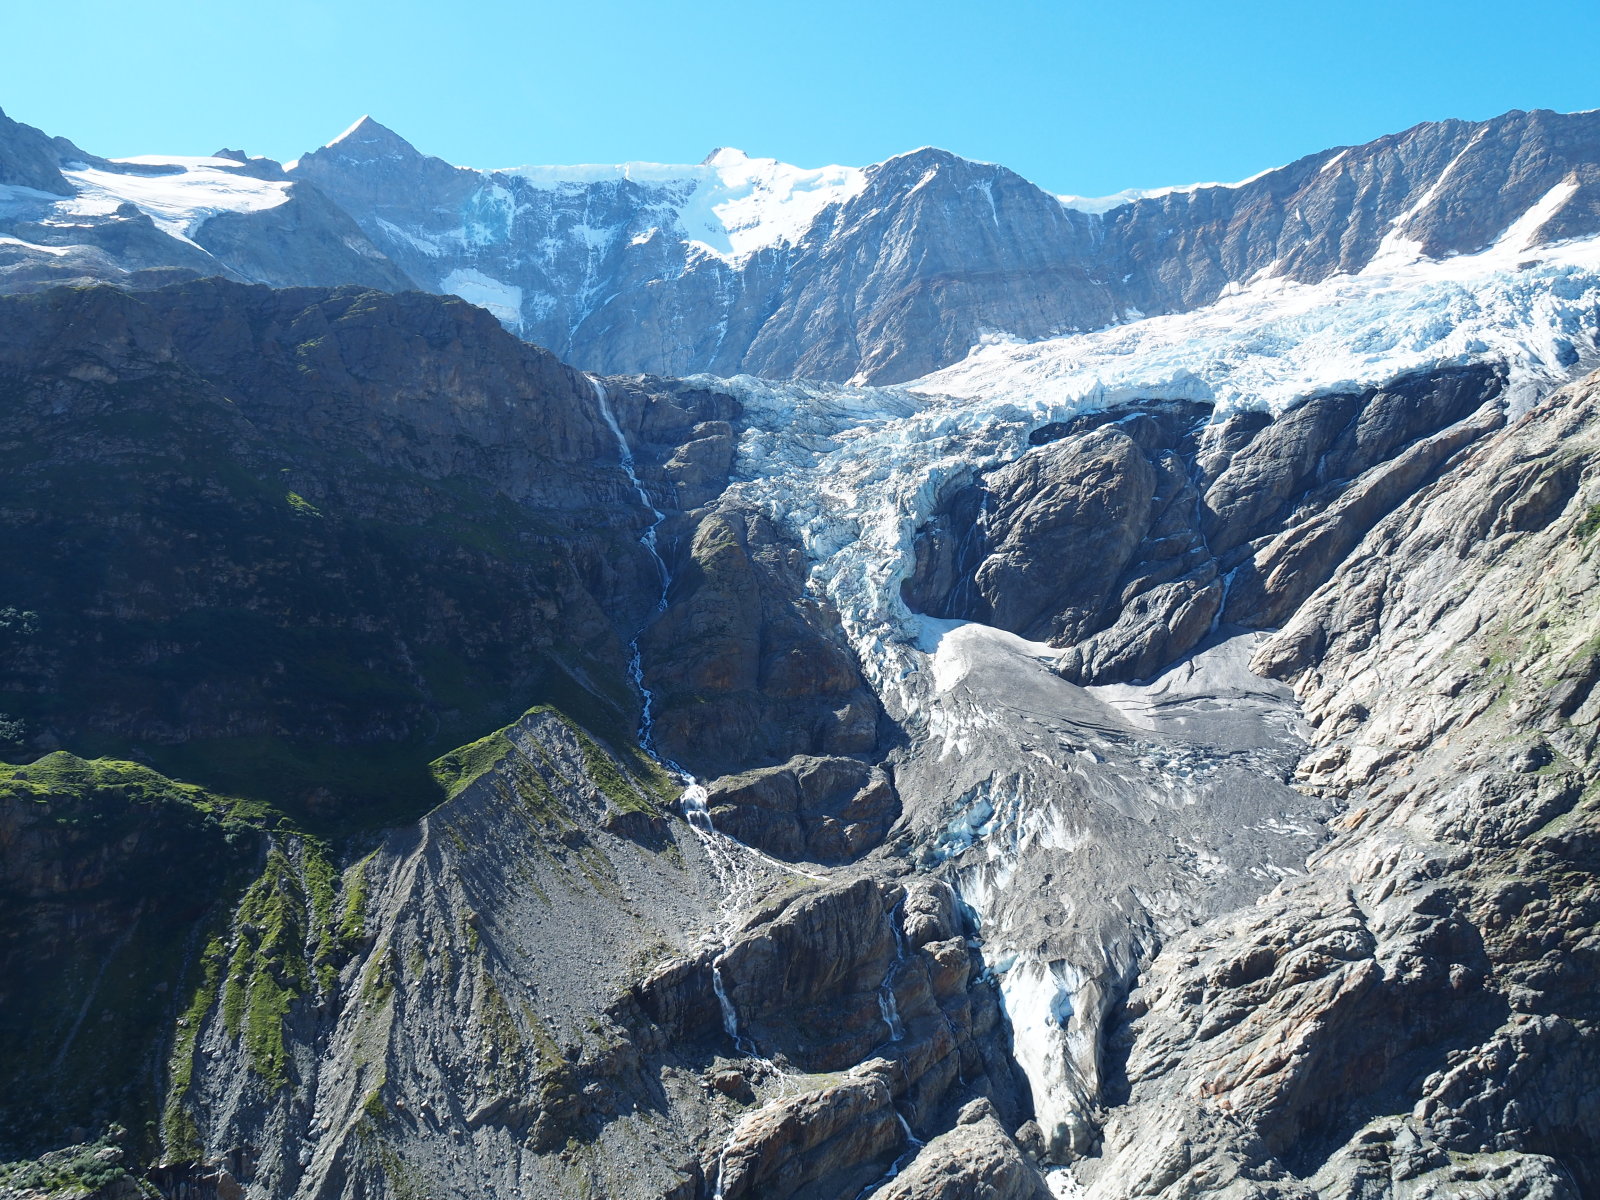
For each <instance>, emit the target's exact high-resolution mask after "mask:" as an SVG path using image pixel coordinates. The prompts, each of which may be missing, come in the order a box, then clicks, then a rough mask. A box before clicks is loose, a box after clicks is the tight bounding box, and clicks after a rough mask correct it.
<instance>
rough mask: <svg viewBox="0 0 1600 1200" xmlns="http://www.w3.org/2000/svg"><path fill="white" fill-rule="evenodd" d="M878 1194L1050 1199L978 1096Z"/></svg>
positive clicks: (907, 1199)
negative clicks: (947, 1130)
mask: <svg viewBox="0 0 1600 1200" xmlns="http://www.w3.org/2000/svg"><path fill="white" fill-rule="evenodd" d="M874 1195H876V1196H878V1197H880V1198H882V1200H1048V1198H1049V1196H1050V1190H1049V1188H1047V1187H1046V1186H1045V1183H1044V1179H1043V1178H1042V1177H1041V1176H1040V1175H1039V1173H1038V1172H1037V1171H1036V1170H1034V1169H1033V1168H1032V1167H1031V1166H1030V1165H1029V1164H1028V1161H1027V1159H1026V1158H1024V1157H1023V1154H1022V1152H1021V1150H1020V1149H1019V1148H1018V1146H1017V1144H1016V1143H1015V1142H1014V1141H1012V1140H1011V1138H1009V1137H1008V1136H1006V1132H1005V1130H1004V1129H1003V1128H1002V1127H1001V1125H1000V1123H999V1122H998V1121H997V1120H995V1117H994V1114H993V1112H992V1110H991V1109H989V1108H988V1107H987V1102H986V1101H983V1100H976V1101H973V1103H972V1104H970V1105H968V1106H967V1107H966V1108H964V1109H962V1110H961V1115H960V1116H959V1117H958V1118H957V1124H956V1127H955V1128H954V1129H952V1130H950V1131H949V1132H948V1133H943V1134H940V1135H939V1136H938V1137H936V1138H934V1139H933V1140H932V1141H931V1142H929V1143H928V1144H927V1145H926V1146H924V1147H923V1148H922V1149H921V1150H919V1151H918V1152H917V1156H916V1157H915V1158H914V1159H912V1160H911V1163H910V1165H909V1166H907V1167H906V1168H905V1169H904V1170H903V1171H901V1172H900V1174H899V1175H897V1176H896V1177H895V1178H894V1179H892V1180H890V1181H889V1183H888V1184H886V1185H885V1186H884V1187H883V1188H882V1189H880V1190H879V1191H877V1192H875V1193H874Z"/></svg>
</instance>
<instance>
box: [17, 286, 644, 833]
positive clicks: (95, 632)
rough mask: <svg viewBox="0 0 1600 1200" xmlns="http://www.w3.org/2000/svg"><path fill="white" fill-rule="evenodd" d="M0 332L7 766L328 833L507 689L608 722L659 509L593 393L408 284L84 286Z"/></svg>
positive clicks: (399, 800) (405, 789) (24, 303)
mask: <svg viewBox="0 0 1600 1200" xmlns="http://www.w3.org/2000/svg"><path fill="white" fill-rule="evenodd" d="M4 323H5V329H6V333H5V335H4V346H3V348H0V388H3V389H4V391H5V404H4V414H3V416H0V422H3V430H4V432H3V433H0V444H3V446H4V451H3V453H4V454H5V456H6V464H7V469H6V471H5V482H4V484H3V485H0V487H3V489H4V499H3V501H0V513H3V515H0V521H3V522H4V524H5V527H6V538H7V544H8V547H10V552H9V553H8V554H7V556H6V562H5V565H4V566H3V567H0V595H3V596H4V597H5V600H6V603H7V605H8V606H9V607H10V608H11V609H12V610H15V611H16V612H20V613H27V614H32V615H31V616H30V617H28V620H27V627H26V628H25V629H18V630H15V631H13V632H12V634H11V636H10V637H9V638H8V639H7V641H6V645H5V653H6V655H7V659H8V662H7V669H6V670H5V672H4V678H5V681H6V682H5V685H4V689H5V697H4V700H3V701H0V708H3V709H4V711H5V712H6V713H7V714H8V717H9V718H10V721H11V724H10V726H8V728H9V729H10V731H11V735H12V742H13V746H14V748H17V749H21V748H34V749H49V748H52V747H54V746H71V747H75V748H78V749H88V750H90V751H92V752H96V753H111V754H114V755H116V756H119V757H127V756H129V755H130V754H136V755H138V756H142V757H144V758H146V759H147V760H148V761H150V762H152V763H154V764H155V765H157V766H158V767H161V768H162V769H165V770H168V771H180V772H181V773H184V774H185V775H186V776H188V777H193V778H196V779H198V780H200V781H202V782H204V783H207V784H209V785H211V786H213V787H218V788H221V789H222V790H225V791H235V792H237V791H241V790H243V791H246V792H249V793H252V794H259V793H260V792H261V791H262V790H263V789H265V790H266V791H267V792H269V793H271V794H272V795H273V797H274V798H275V799H276V800H278V801H280V802H282V803H285V804H287V805H289V806H290V807H291V808H293V809H294V810H295V811H297V812H300V813H302V814H307V813H314V812H318V811H321V812H322V815H326V816H329V817H330V819H335V820H338V819H342V818H341V817H340V815H339V814H341V813H342V814H343V817H348V816H349V815H350V813H349V811H348V809H347V808H341V807H340V806H341V805H343V804H344V803H345V802H346V801H348V800H349V799H351V798H352V797H359V798H360V799H361V800H362V802H364V803H368V804H375V803H382V804H388V805H389V806H390V807H391V808H393V809H395V810H396V811H400V810H402V809H403V807H404V806H406V805H410V806H412V807H413V809H415V806H416V805H417V804H418V803H419V802H422V803H424V804H426V803H427V802H428V801H427V797H428V796H429V795H431V794H432V793H431V791H430V789H431V784H429V782H428V780H427V773H426V770H425V769H424V768H425V764H426V762H427V761H428V760H429V759H430V758H432V757H434V756H435V755H437V754H438V753H441V752H442V751H444V750H446V749H449V748H450V747H451V746H453V745H456V744H458V743H459V742H461V741H463V740H466V738H468V737H470V736H471V735H472V734H474V733H481V732H483V731H484V730H486V729H489V728H493V727H495V726H496V725H497V724H499V723H500V722H502V721H504V720H505V719H507V717H508V716H509V715H513V714H514V713H515V712H516V711H519V710H520V708H522V707H525V706H526V703H527V702H528V701H529V700H530V699H538V698H541V697H542V698H546V699H551V698H560V699H562V700H563V702H572V701H573V698H575V697H579V696H584V695H588V696H590V697H591V698H590V699H589V700H587V701H584V702H583V703H587V704H588V705H589V706H590V707H591V708H592V709H594V710H595V711H597V712H600V713H602V714H603V713H605V712H609V713H610V714H611V718H610V719H611V720H613V721H615V722H618V723H619V727H626V728H631V727H632V724H633V722H634V717H633V716H632V710H633V707H634V702H633V700H632V698H631V697H630V696H629V694H628V691H627V686H626V664H627V655H626V650H625V643H626V642H627V640H628V639H629V637H631V627H632V626H633V625H634V624H635V623H637V622H641V621H642V620H643V618H644V614H645V613H646V612H648V611H649V608H650V607H651V605H652V604H653V603H654V599H655V595H656V593H657V590H658V584H657V582H656V580H655V566H654V563H653V561H652V560H651V559H650V558H649V556H648V555H647V554H646V553H645V551H644V549H643V548H642V547H641V546H639V544H638V540H637V539H638V535H639V533H640V531H641V530H642V528H643V527H644V526H645V525H646V524H647V523H648V522H649V520H650V519H651V517H650V515H649V513H648V511H647V510H645V509H644V508H643V506H642V505H641V503H640V501H639V499H638V497H637V496H636V495H635V494H634V493H633V491H632V489H631V487H630V485H629V483H628V481H627V479H626V477H625V475H624V474H623V472H622V471H621V469H620V468H619V467H618V466H617V465H616V463H617V450H616V437H615V435H614V434H613V433H612V432H611V431H610V429H609V427H608V426H607V424H606V422H605V421H604V420H603V419H602V417H601V415H600V413H599V411H598V408H597V403H596V393H595V390H594V387H593V385H592V383H591V382H590V381H589V380H588V379H586V378H585V377H583V376H581V375H578V374H577V373H575V372H573V371H571V370H569V369H568V368H566V367H563V366H562V365H560V364H559V363H557V362H556V361H555V360H554V359H553V358H552V357H550V356H549V355H548V354H546V353H544V352H542V351H539V350H536V349H534V348H532V347H530V346H527V345H525V344H524V343H521V342H518V341H516V340H515V339H514V338H512V337H511V336H510V335H508V334H506V333H505V332H504V331H503V330H501V329H500V328H499V327H498V326H497V325H496V324H495V323H494V322H493V320H492V319H490V318H489V317H488V316H487V314H485V313H483V312H481V311H480V310H478V309H474V308H471V307H470V306H468V305H465V304H462V303H460V302H456V301H441V300H438V299H435V298H432V297H424V296H420V295H416V294H410V295H404V296H398V297H389V296H382V295H378V294H374V293H370V292H361V291H359V290H349V291H342V292H334V293H327V292H272V291H269V290H267V289H264V288H257V289H247V288H242V287H239V286H236V285H228V284H222V283H220V282H211V283H204V284H194V285H186V286H182V287H179V288H176V289H171V290H168V291H163V292H156V293H147V294H143V295H141V296H137V297H136V296H133V295H129V294H127V293H122V292H115V291H112V290H110V289H95V290H89V291H85V292H76V293H68V292H55V293H47V294H45V295H43V296H39V297H31V298H22V299H15V300H11V301H9V302H8V310H7V313H6V319H5V322H4ZM599 719H601V720H604V717H603V716H602V717H601V718H599ZM341 760H342V761H345V762H347V763H354V762H356V761H360V762H363V763H365V764H366V767H365V768H364V769H362V768H355V767H353V766H352V767H350V769H348V770H346V769H345V768H343V767H338V766H331V764H333V763H335V762H336V761H341ZM330 767H331V769H330ZM363 770H368V771H373V772H375V773H374V774H371V775H367V776H366V777H365V778H363Z"/></svg>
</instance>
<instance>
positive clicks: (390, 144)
mask: <svg viewBox="0 0 1600 1200" xmlns="http://www.w3.org/2000/svg"><path fill="white" fill-rule="evenodd" d="M335 146H337V147H338V148H339V149H340V150H341V151H345V152H350V151H355V152H357V153H360V154H362V155H363V156H365V157H370V158H394V157H399V156H406V155H415V154H416V153H417V149H416V147H415V146H413V145H412V144H411V143H410V142H408V141H406V140H405V138H403V137H401V136H400V135H399V134H398V133H396V132H395V131H394V130H392V129H390V128H389V127H388V126H387V125H382V124H379V123H378V122H377V121H374V120H373V119H372V118H371V117H370V116H363V117H361V118H360V119H359V120H358V121H356V123H355V124H354V125H351V126H350V128H348V129H346V130H345V131H344V132H343V133H341V134H340V135H339V136H338V137H336V138H334V139H333V141H331V142H329V143H328V144H327V145H326V146H324V147H323V149H324V150H331V149H333V148H334V147H335Z"/></svg>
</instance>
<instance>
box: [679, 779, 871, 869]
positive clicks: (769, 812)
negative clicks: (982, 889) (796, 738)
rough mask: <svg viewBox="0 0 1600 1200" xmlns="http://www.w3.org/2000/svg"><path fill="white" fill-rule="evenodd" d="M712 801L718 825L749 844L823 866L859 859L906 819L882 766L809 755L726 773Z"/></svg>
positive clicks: (711, 792) (712, 790)
mask: <svg viewBox="0 0 1600 1200" xmlns="http://www.w3.org/2000/svg"><path fill="white" fill-rule="evenodd" d="M706 804H707V806H708V807H709V809H710V811H711V817H712V820H713V821H715V822H716V826H717V828H718V829H720V830H722V831H723V832H724V833H726V834H728V835H729V836H731V837H736V838H738V839H739V840H740V841H741V842H744V843H745V844H746V845H750V846H756V847H758V848H760V849H762V850H765V851H766V852H767V853H768V854H775V855H777V856H778V857H779V858H786V859H809V860H810V861H812V862H821V863H831V862H846V861H849V860H851V859H855V858H859V857H860V856H861V855H862V854H864V853H866V851H868V850H870V849H872V848H873V847H874V846H877V845H878V844H879V843H881V842H882V841H883V839H884V836H885V835H886V834H887V833H888V832H889V828H890V826H891V825H893V824H894V821H895V818H896V817H898V816H899V815H900V801H899V797H898V796H897V795H896V794H895V790H894V784H893V783H892V782H891V781H890V778H889V775H888V773H887V772H886V771H885V770H884V769H883V768H882V767H877V766H870V765H868V764H866V763H863V762H860V761H858V760H856V759H853V758H814V757H811V756H807V755H797V756H796V757H794V758H792V759H790V760H789V761H788V762H787V763H784V764H783V765H782V766H779V767H765V768H761V769H758V770H755V771H746V772H744V773H742V774H739V775H728V776H724V777H723V778H721V779H719V780H717V781H716V782H715V783H713V784H712V785H711V787H710V789H709V791H708V794H707V796H706Z"/></svg>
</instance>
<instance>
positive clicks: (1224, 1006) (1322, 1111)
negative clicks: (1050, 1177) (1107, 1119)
mask: <svg viewBox="0 0 1600 1200" xmlns="http://www.w3.org/2000/svg"><path fill="white" fill-rule="evenodd" d="M1597 431H1600V383H1597V381H1596V380H1595V379H1594V377H1590V379H1588V380H1586V381H1584V382H1583V383H1581V384H1579V385H1576V386H1574V387H1572V388H1569V389H1567V390H1566V391H1564V392H1561V393H1558V394H1557V395H1555V396H1553V397H1551V398H1550V399H1549V400H1548V401H1547V402H1546V403H1545V404H1543V405H1542V406H1540V407H1538V408H1536V409H1535V410H1533V411H1532V412H1530V413H1528V414H1527V415H1526V416H1524V417H1523V418H1521V419H1520V420H1519V421H1517V422H1515V423H1513V424H1511V425H1508V426H1507V427H1506V428H1505V429H1503V430H1501V431H1500V432H1498V433H1496V434H1494V435H1492V436H1490V437H1488V438H1486V439H1485V440H1484V441H1483V442H1481V443H1480V444H1479V445H1477V446H1474V447H1473V448H1472V449H1470V450H1468V451H1466V452H1465V453H1464V454H1463V455H1462V456H1461V457H1460V458H1459V459H1458V460H1457V461H1456V462H1455V463H1454V464H1453V466H1452V468H1451V470H1450V471H1449V472H1448V473H1447V474H1446V475H1444V476H1443V477H1441V478H1440V479H1439V480H1438V481H1437V482H1436V483H1434V484H1433V485H1431V486H1430V487H1427V488H1425V489H1423V490H1422V491H1421V492H1419V493H1418V494H1417V495H1416V496H1414V497H1412V498H1411V499H1410V500H1408V501H1407V502H1406V503H1405V504H1404V505H1403V506H1401V507H1400V508H1399V509H1398V510H1397V511H1396V512H1395V513H1393V514H1392V515H1391V516H1390V517H1388V518H1386V519H1385V520H1384V521H1383V522H1381V523H1380V524H1379V525H1378V526H1377V527H1375V528H1374V529H1373V531H1372V532H1371V533H1370V534H1369V535H1368V536H1367V537H1366V539H1365V540H1364V541H1363V543H1362V544H1361V546H1360V547H1359V548H1358V549H1357V550H1356V552H1355V553H1354V554H1353V555H1352V556H1351V557H1350V558H1349V559H1348V560H1347V561H1346V562H1345V563H1344V564H1343V565H1342V566H1341V567H1340V569H1339V571H1338V572H1337V573H1336V574H1335V575H1334V576H1333V577H1332V579H1330V581H1329V582H1328V584H1327V585H1326V586H1325V587H1324V588H1322V589H1321V590H1320V591H1318V592H1317V593H1316V594H1315V595H1314V596H1313V597H1311V599H1310V600H1309V601H1308V603H1307V604H1306V605H1305V606H1304V607H1302V608H1301V609H1300V611H1299V612H1298V613H1297V615H1296V616H1295V617H1294V618H1293V619H1292V620H1291V621H1289V622H1288V623H1287V624H1286V626H1285V627H1284V629H1283V630H1282V631H1281V632H1280V633H1278V634H1276V635H1275V636H1274V637H1273V638H1272V639H1271V640H1270V641H1269V642H1267V643H1266V645H1265V646H1263V647H1262V649H1261V650H1260V651H1259V652H1258V654H1257V657H1256V665H1257V666H1258V668H1260V669H1262V670H1264V671H1266V672H1268V673H1270V674H1275V675H1278V676H1281V677H1284V678H1287V679H1290V680H1293V681H1294V682H1295V686H1296V691H1297V694H1298V695H1299V697H1300V699H1301V702H1302V704H1303V705H1304V711H1305V713H1306V716H1307V719H1308V721H1309V722H1310V724H1311V732H1310V734H1309V748H1308V753H1307V754H1306V756H1305V758H1304V759H1303V760H1302V762H1301V765H1300V767H1299V770H1298V773H1297V781H1298V783H1299V785H1300V786H1301V787H1302V788H1304V789H1305V790H1307V791H1311V792H1315V793H1317V794H1319V795H1323V796H1327V797H1329V798H1330V799H1333V800H1334V801H1335V802H1336V803H1337V804H1338V806H1339V809H1340V811H1341V814H1342V815H1341V817H1340V819H1339V820H1338V821H1337V822H1336V824H1335V834H1334V836H1333V838H1332V839H1331V840H1330V841H1329V842H1328V843H1327V844H1326V845H1325V846H1323V847H1321V848H1320V849H1319V850H1318V851H1317V852H1316V853H1315V854H1314V855H1313V856H1312V858H1311V859H1310V861H1309V863H1308V873H1307V875H1306V876H1305V877H1304V878H1301V879H1296V880H1294V881H1292V882H1291V883H1286V884H1285V885H1283V886H1281V887H1279V888H1278V889H1276V890H1275V891H1274V892H1273V893H1272V894H1271V895H1270V896H1268V897H1266V898H1265V899H1264V900H1263V901H1262V902H1261V903H1260V904H1259V905H1257V906H1256V907H1255V908H1253V909H1252V910H1249V911H1247V912H1242V913H1238V914H1233V915H1230V916H1228V917H1226V918H1224V919H1221V920H1218V921H1214V922H1210V923H1207V924H1204V925H1202V926H1200V927H1199V928H1197V929H1196V930H1195V931H1194V932H1193V933H1192V934H1189V935H1186V936H1185V937H1183V938H1181V939H1178V940H1177V941H1175V942H1174V943H1173V944H1172V945H1171V946H1169V947H1168V948H1167V949H1166V950H1164V951H1163V952H1162V954H1161V955H1159V956H1158V957H1157V958H1156V960H1155V961H1154V963H1153V965H1152V967H1151V969H1150V971H1149V972H1148V974H1147V975H1146V976H1145V978H1144V980H1143V982H1142V985H1141V987H1140V989H1139V990H1138V991H1137V992H1135V994H1134V997H1133V999H1132V1001H1131V1004H1130V1009H1129V1018H1130V1019H1129V1023H1128V1024H1127V1025H1126V1026H1125V1027H1124V1028H1123V1030H1122V1032H1121V1034H1120V1035H1119V1038H1118V1042H1117V1044H1118V1045H1119V1047H1120V1051H1119V1053H1120V1054H1121V1055H1123V1056H1124V1059H1123V1061H1124V1062H1125V1067H1124V1070H1125V1072H1126V1078H1127V1092H1126V1095H1127V1096H1128V1102H1127V1105H1126V1107H1125V1108H1123V1109H1122V1110H1121V1111H1119V1112H1118V1113H1116V1114H1115V1115H1114V1116H1113V1118H1112V1121H1111V1123H1110V1125H1109V1126H1108V1129H1107V1137H1106V1150H1105V1152H1104V1156H1103V1159H1102V1160H1101V1161H1100V1162H1098V1163H1095V1164H1093V1166H1092V1168H1091V1170H1090V1171H1086V1172H1085V1175H1087V1176H1090V1177H1092V1179H1093V1185H1092V1187H1091V1188H1090V1194H1091V1195H1097V1196H1127V1195H1162V1196H1189V1195H1198V1194H1201V1193H1205V1194H1211V1193H1214V1192H1221V1193H1222V1194H1227V1195H1237V1196H1257V1195H1260V1196H1265V1195H1274V1196H1301V1195H1304V1196H1311V1195H1316V1196H1358V1195H1374V1194H1376V1195H1389V1194H1395V1195H1400V1194H1405V1195H1419V1196H1420V1195H1440V1196H1444V1195H1459V1194H1463V1191H1464V1190H1466V1189H1471V1188H1478V1189H1483V1190H1487V1191H1488V1192H1490V1193H1492V1194H1494V1195H1507V1196H1511V1195H1516V1196H1580V1195H1592V1194H1594V1191H1595V1189H1596V1187H1597V1186H1600V1160H1597V1159H1596V1157H1595V1154H1594V1147H1595V1146H1596V1145H1597V1144H1600V1141H1597V1135H1600V1130H1597V1128H1596V1125H1595V1120H1596V1114H1597V1113H1600V1107H1597V1105H1596V1098H1595V1096H1594V1089H1593V1080H1594V1079H1595V1070H1596V1061H1595V1054H1596V1047H1597V1045H1600V1042H1597V1033H1596V1028H1595V1024H1594V1021H1595V1012H1594V1002H1593V999H1592V997H1593V994H1594V986H1595V981H1596V971H1597V969H1600V959H1597V958H1596V943H1595V917H1596V892H1595V878H1596V874H1595V873H1596V867H1597V865H1600V864H1597V862H1596V859H1595V847H1596V841H1595V828H1596V826H1595V812H1594V806H1593V802H1592V796H1593V791H1594V787H1593V784H1594V772H1595V762H1594V750H1595V744H1596V743H1595V739H1596V734H1597V727H1596V720H1597V713H1596V711H1595V705H1594V703H1593V702H1592V700H1591V689H1592V687H1593V684H1594V682H1595V677H1596V672H1595V664H1594V655H1593V650H1594V645H1595V636H1596V632H1597V630H1596V621H1595V608H1594V604H1593V602H1592V600H1593V596H1592V593H1593V590H1594V586H1595V545H1594V536H1593V535H1594V529H1595V523H1596V522H1595V516H1594V514H1595V513H1596V512H1597V511H1600V509H1596V507H1595V503H1596V495H1597V493H1596V490H1595V489H1596V479H1595V455H1594V451H1595V438H1596V436H1597Z"/></svg>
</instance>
